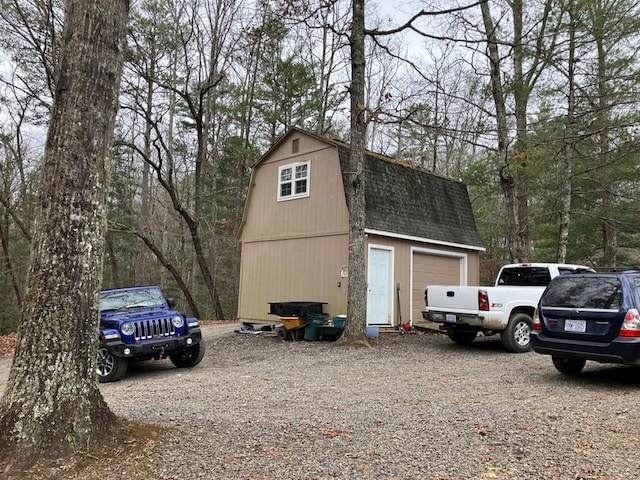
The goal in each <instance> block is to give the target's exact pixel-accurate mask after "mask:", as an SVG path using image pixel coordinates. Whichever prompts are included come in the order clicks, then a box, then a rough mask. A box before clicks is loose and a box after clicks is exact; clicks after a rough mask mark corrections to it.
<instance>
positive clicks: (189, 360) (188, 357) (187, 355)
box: [169, 340, 204, 368]
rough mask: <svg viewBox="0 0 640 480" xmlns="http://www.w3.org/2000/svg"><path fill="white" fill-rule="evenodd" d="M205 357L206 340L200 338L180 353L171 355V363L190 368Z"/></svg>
mask: <svg viewBox="0 0 640 480" xmlns="http://www.w3.org/2000/svg"><path fill="white" fill-rule="evenodd" d="M203 358H204V341H203V340H200V341H199V342H198V343H196V344H195V345H194V346H192V347H189V348H187V349H185V350H183V351H182V352H180V353H175V354H173V355H169V359H170V360H171V363H173V364H174V365H175V366H176V367H178V368H190V367H195V366H196V365H198V364H199V363H200V362H201V361H202V359H203Z"/></svg>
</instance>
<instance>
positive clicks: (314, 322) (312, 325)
mask: <svg viewBox="0 0 640 480" xmlns="http://www.w3.org/2000/svg"><path fill="white" fill-rule="evenodd" d="M323 324H324V315H323V314H321V313H308V314H307V326H306V327H305V329H304V339H305V340H308V341H309V342H316V341H317V340H318V327H320V326H322V325H323Z"/></svg>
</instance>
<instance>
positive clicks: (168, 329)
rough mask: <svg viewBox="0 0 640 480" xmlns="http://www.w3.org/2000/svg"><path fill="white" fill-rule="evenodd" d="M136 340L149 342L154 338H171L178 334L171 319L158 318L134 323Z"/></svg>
mask: <svg viewBox="0 0 640 480" xmlns="http://www.w3.org/2000/svg"><path fill="white" fill-rule="evenodd" d="M134 325H135V328H136V329H135V333H134V335H135V338H136V341H138V340H147V339H149V338H154V337H159V336H163V337H169V336H171V335H175V334H176V329H175V327H174V326H173V322H172V321H171V318H156V319H153V320H143V321H141V322H134Z"/></svg>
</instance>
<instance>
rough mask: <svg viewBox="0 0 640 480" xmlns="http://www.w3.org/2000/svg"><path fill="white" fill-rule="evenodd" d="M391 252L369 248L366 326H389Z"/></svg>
mask: <svg viewBox="0 0 640 480" xmlns="http://www.w3.org/2000/svg"><path fill="white" fill-rule="evenodd" d="M391 255H392V250H389V249H385V248H375V247H370V248H369V257H368V260H369V261H368V268H367V272H368V273H367V286H368V288H367V325H390V324H391V308H392V307H391V300H392V298H393V296H392V291H391V278H392V277H391V263H392V262H391Z"/></svg>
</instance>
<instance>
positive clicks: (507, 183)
mask: <svg viewBox="0 0 640 480" xmlns="http://www.w3.org/2000/svg"><path fill="white" fill-rule="evenodd" d="M480 8H481V10H482V18H483V20H484V27H485V32H486V36H487V51H488V56H489V64H490V77H491V93H492V96H493V102H494V105H495V109H496V129H497V135H498V152H497V155H498V162H499V163H502V162H504V164H503V165H502V166H501V167H500V171H499V173H500V186H501V187H502V192H503V195H504V202H505V210H506V221H507V229H508V232H507V238H508V243H509V252H510V257H511V261H513V262H516V261H518V262H519V261H523V260H524V259H523V258H519V254H518V249H517V248H516V245H517V244H518V231H519V230H520V226H519V223H518V201H517V198H516V181H515V180H514V177H513V175H512V172H511V170H510V166H509V127H508V125H507V107H506V102H505V93H504V89H503V88H502V69H501V62H500V52H499V51H498V39H497V37H496V31H495V25H494V24H493V19H492V18H491V12H490V10H489V4H488V3H487V2H483V3H482V4H481V5H480Z"/></svg>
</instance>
